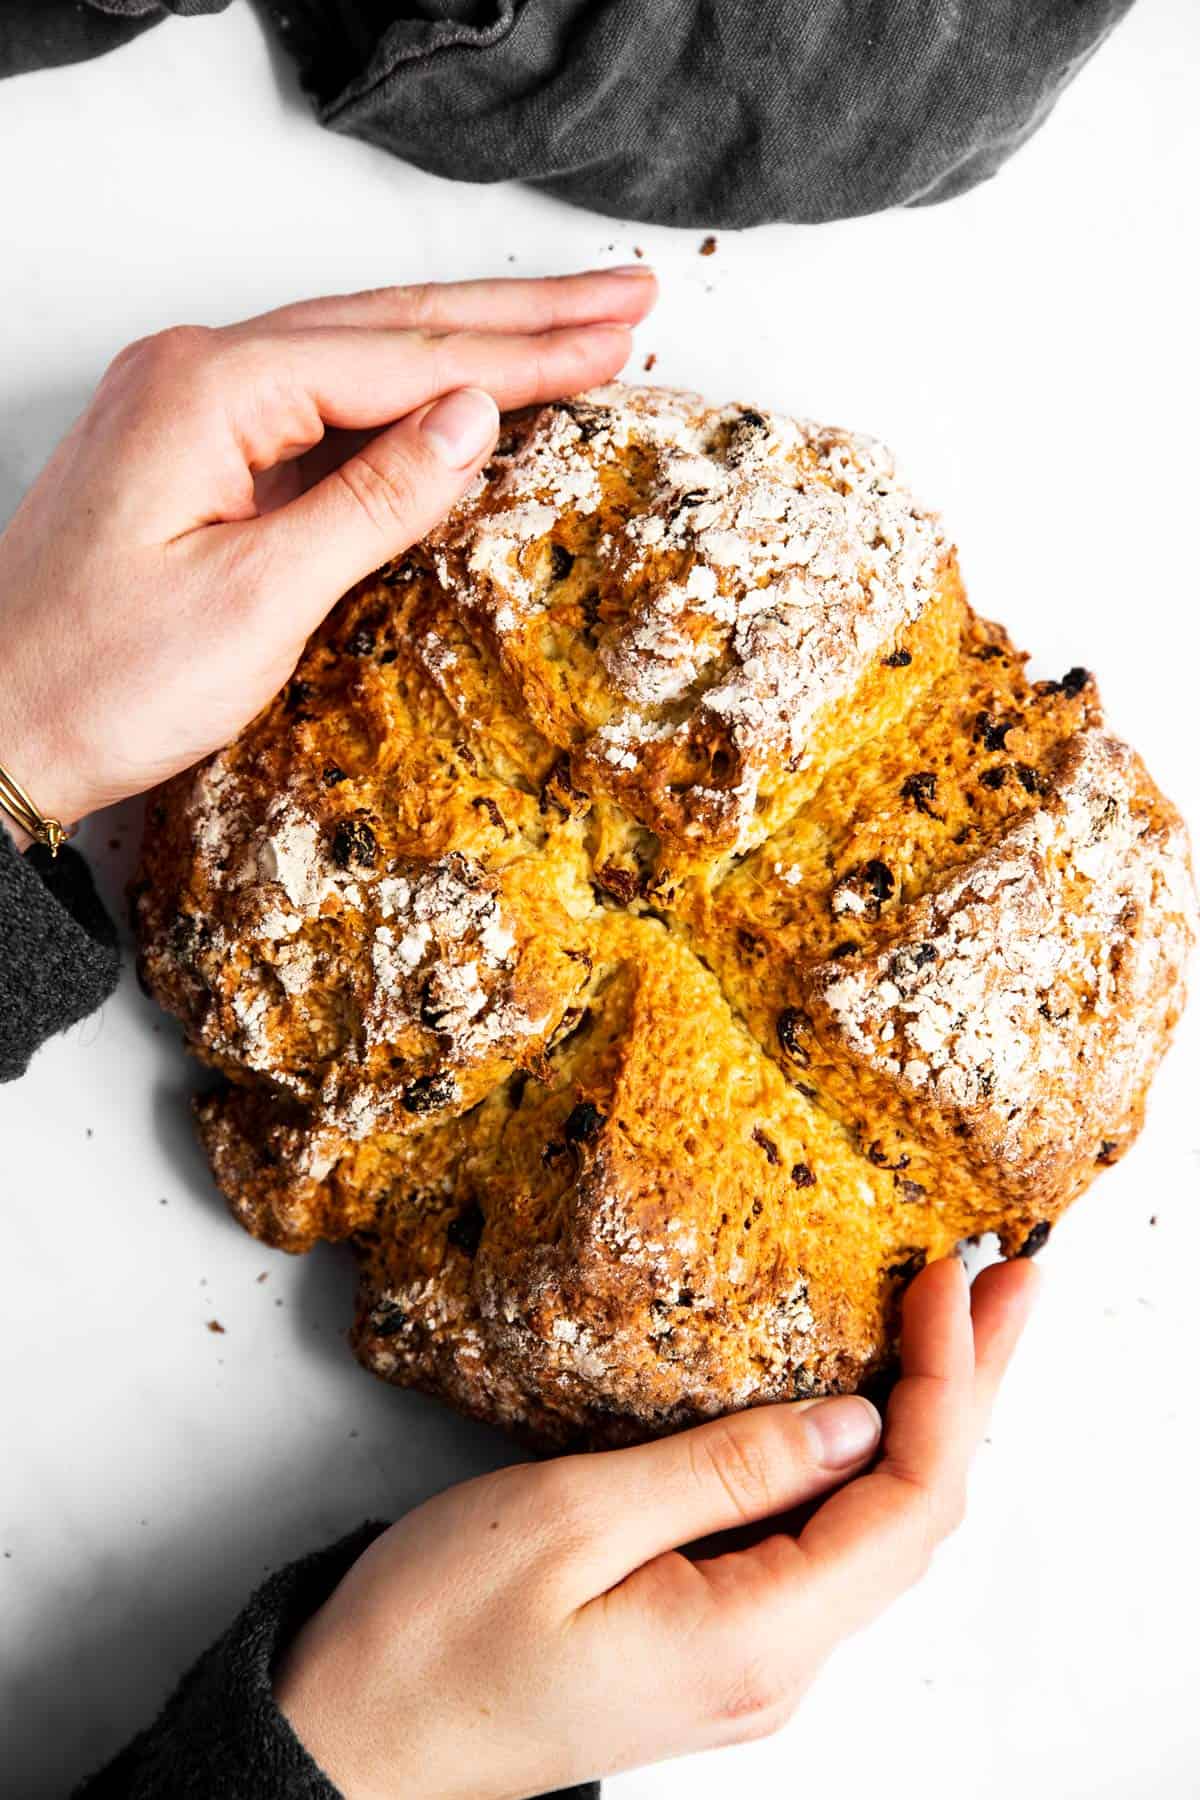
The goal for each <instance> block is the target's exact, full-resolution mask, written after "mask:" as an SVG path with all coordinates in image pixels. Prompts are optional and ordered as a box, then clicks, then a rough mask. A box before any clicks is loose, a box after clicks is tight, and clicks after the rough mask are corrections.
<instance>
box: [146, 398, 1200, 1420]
mask: <svg viewBox="0 0 1200 1800" xmlns="http://www.w3.org/2000/svg"><path fill="white" fill-rule="evenodd" d="M1023 660H1024V659H1023V658H1022V657H1020V656H1018V655H1017V654H1016V652H1014V651H1013V649H1012V647H1011V645H1010V644H1009V642H1008V640H1007V638H1006V637H1005V635H1004V633H1003V632H1002V631H1001V630H1000V629H999V628H998V627H996V626H991V625H987V624H985V623H983V622H982V621H980V620H978V619H976V618H975V617H974V615H972V614H971V612H970V610H969V608H968V607H967V605H966V601H965V598H964V595H963V592H962V587H961V583H960V580H959V577H958V572H957V566H956V562H955V558H954V553H953V551H952V550H951V549H950V548H949V547H948V546H947V545H946V543H945V541H944V539H943V537H942V534H941V531H940V527H939V526H938V523H937V521H936V519H934V518H932V517H931V515H929V514H927V513H925V512H924V511H923V510H922V509H920V508H919V507H917V506H916V505H915V503H914V502H913V501H912V499H911V497H910V496H909V495H908V493H907V491H906V490H905V489H904V488H903V487H902V486H901V485H900V484H899V483H898V481H897V480H896V478H895V475H894V472H893V471H892V468H891V464H890V461H889V460H888V458H887V457H886V454H885V453H884V452H882V451H881V450H880V449H879V447H878V446H876V445H873V444H871V443H870V442H869V441H868V440H864V439H861V438H852V437H849V436H848V435H846V434H844V433H838V432H832V431H828V430H825V429H824V428H820V427H814V426H803V425H797V424H796V423H795V422H793V421H790V420H786V419H780V418H774V417H771V416H769V415H764V414H762V413H757V412H751V411H748V410H746V409H738V408H724V409H720V410H713V409H708V408H706V407H704V406H703V404H702V403H701V402H699V401H698V400H696V399H695V397H693V396H690V395H673V394H669V393H665V392H663V391H660V390H648V389H647V390H629V389H622V388H618V387H614V388H610V389H605V390H600V391H598V392H597V393H596V394H594V395H591V396H587V397H585V398H584V399H583V400H581V401H577V402H572V403H571V404H570V405H566V406H559V407H549V408H543V409H540V410H539V411H537V412H534V413H529V414H525V415H521V416H519V417H517V418H515V419H513V420H511V421H509V422H508V426H507V432H506V441H505V443H504V445H503V446H502V449H501V452H500V453H499V454H498V456H497V458H496V460H495V463H494V465H493V466H492V468H491V469H490V470H489V471H488V472H487V475H486V478H485V479H484V480H483V481H482V482H481V484H480V486H479V490H478V491H477V492H476V493H475V494H474V495H472V496H469V497H468V500H467V502H465V503H464V504H463V505H462V506H460V507H459V508H458V509H457V510H456V512H455V514H453V515H452V516H451V518H450V519H449V520H448V521H447V523H446V525H445V526H443V527H442V528H441V529H440V530H439V531H438V532H437V533H435V534H434V535H433V537H432V538H430V539H429V540H428V541H427V542H426V543H425V544H424V545H423V546H420V547H419V548H418V550H417V551H415V552H414V553H413V554H412V555H411V556H410V557H409V558H406V559H404V560H403V561H402V562H401V563H400V564H397V565H394V566H393V567H391V568H390V569H388V570H385V571H381V573H380V575H379V576H378V577H376V578H374V579H373V580H371V581H369V582H367V583H364V584H363V585H362V586H361V587H360V588H359V589H358V590H356V591H355V592H354V593H353V594H351V595H349V596H347V598H346V599H345V600H344V601H343V602H342V603H341V605H340V606H339V607H338V608H337V609H336V610H335V611H334V613H333V614H332V615H331V616H330V619H329V620H328V622H327V623H326V625H325V626H324V627H323V628H322V630H321V631H320V632H318V633H317V635H316V636H315V637H314V639H313V640H312V642H311V644H310V645H309V647H308V649H307V651H306V653H305V656H304V658H303V660H302V662H301V664H300V667H299V668H298V670H297V673H296V677H295V678H294V680H293V681H292V683H291V684H290V685H289V688H288V689H287V690H286V691H285V693H284V694H282V695H280V696H279V698H278V699H277V700H276V701H275V702H273V704H272V705H271V706H270V707H269V708H267V709H266V711H265V712H264V713H263V714H262V715H261V716H260V718H259V719H257V720H256V721H255V722H254V723H253V724H252V725H251V726H250V727H249V728H248V730H247V731H246V732H245V733H243V735H242V737H241V738H240V739H239V740H238V741H237V743H236V744H234V745H233V746H232V747H231V748H230V749H229V750H228V751H226V752H224V753H222V754H221V755H220V756H218V757H216V758H213V759H210V761H209V762H208V763H206V764H205V765H203V766H202V767H201V768H200V769H198V770H196V771H192V772H191V773H189V774H188V775H186V776H183V777H180V778H179V779H178V780H177V781H175V782H173V783H171V784H169V786H168V787H167V788H166V789H165V790H164V791H163V792H162V794H161V795H160V796H159V797H158V799H157V801H156V803H155V805H154V806H153V807H152V809H151V813H150V821H149V828H148V832H147V839H146V845H145V853H144V863H143V870H142V874H141V879H140V882H139V885H138V889H137V912H138V922H139V934H140V941H141V957H142V968H143V972H144V975H145V978H146V980H147V981H148V983H149V985H150V987H151V989H152V991H154V992H155V993H156V994H157V995H158V997H159V998H160V999H161V1000H162V1001H163V1003H164V1004H165V1005H167V1006H169V1007H171V1008H172V1010H174V1011H176V1012H177V1013H178V1014H179V1015H180V1017H181V1018H182V1019H183V1020H184V1022H185V1025H186V1028H187V1031H188V1037H189V1041H190V1042H191V1044H192V1046H193V1047H194V1048H195V1049H196V1050H197V1052H198V1053H199V1054H200V1055H202V1056H203V1057H204V1058H205V1059H206V1060H208V1061H209V1062H210V1063H212V1064H213V1065H214V1066H215V1067H216V1068H217V1069H219V1070H220V1071H221V1072H222V1073H223V1074H224V1075H225V1076H226V1077H227V1081H226V1084H225V1085H224V1087H223V1088H222V1089H221V1090H219V1091H218V1092H217V1093H215V1094H213V1095H211V1096H209V1097H207V1098H206V1099H205V1100H204V1101H203V1102H201V1104H200V1106H199V1109H198V1111H199V1123H200V1130H201V1135H202V1138H203V1141H204V1143H205V1146H206V1149H207V1151H208V1154H209V1158H210V1161H211V1163H212V1166H213V1170H214V1174H215V1175H216V1178H217V1180H218V1182H219V1184H220V1185H221V1187H222V1189H223V1191H224V1192H225V1193H226V1195H227V1196H228V1198H229V1200H230V1203H231V1205H232V1207H233V1209H234V1211H235V1212H236V1214H237V1215H238V1217H239V1218H240V1219H241V1220H242V1222H243V1223H244V1224H245V1225H246V1226H247V1228H248V1229H250V1230H251V1231H253V1232H254V1233H255V1234H256V1235H258V1236H260V1237H263V1238H265V1239H266V1240H267V1241H269V1242H272V1243H276V1244H280V1245H282V1246H284V1247H286V1248H289V1249H305V1248H307V1247H308V1246H309V1245H310V1244H311V1243H312V1242H313V1241H315V1240H316V1239H317V1238H319V1237H339V1236H351V1237H353V1238H354V1240H355V1242H356V1243H357V1244H358V1246H359V1249H360V1252H361V1255H362V1264H363V1285H362V1293H361V1299H360V1306H359V1313H358V1319H357V1323H356V1327H355V1346H356V1348H357V1351H358V1353H359V1355H360V1356H361V1357H362V1359H363V1360H364V1361H365V1362H366V1363H367V1364H368V1366H370V1367H372V1368H375V1369H377V1370H378V1371H379V1372H380V1373H382V1374H384V1375H386V1376H387V1377H388V1378H389V1379H393V1380H396V1381H400V1382H404V1383H409V1384H415V1385H419V1386H423V1387H425V1388H428V1389H430V1390H431V1391H434V1392H439V1393H442V1394H444V1395H446V1396H447V1397H448V1398H450V1399H452V1400H453V1401H454V1403H455V1404H456V1405H458V1406H460V1407H461V1408H463V1409H464V1410H466V1411H468V1412H472V1413H475V1414H476V1415H478V1416H480V1417H484V1418H491V1419H495V1420H497V1421H499V1422H501V1423H503V1424H504V1425H506V1426H507V1427H508V1428H510V1429H512V1430H514V1431H516V1432H518V1433H519V1434H521V1435H523V1436H525V1437H526V1438H529V1439H533V1440H535V1441H538V1442H542V1443H547V1444H552V1443H558V1444H561V1443H567V1442H575V1441H587V1442H594V1443H599V1442H620V1441H623V1440H625V1439H628V1438H630V1437H636V1436H640V1435H646V1434H647V1433H652V1432H657V1431H664V1430H669V1429H672V1428H674V1427H675V1426H677V1425H679V1424H681V1423H685V1422H686V1421H687V1420H689V1419H694V1418H698V1417H703V1416H706V1415H708V1414H711V1413H715V1412H718V1411H721V1410H724V1409H727V1408H730V1407H736V1406H743V1405H747V1404H751V1403H754V1402H756V1401H762V1400H768V1399H773V1398H779V1397H781V1396H784V1395H788V1394H796V1393H801V1394H807V1393H814V1392H821V1391H827V1390H829V1389H838V1388H847V1387H853V1386H855V1385H857V1384H858V1383H859V1382H860V1381H861V1380H862V1379H863V1377H864V1376H865V1375H866V1374H868V1373H869V1372H870V1371H871V1370H873V1369H874V1368H875V1367H877V1366H878V1365H879V1363H880V1362H881V1361H882V1360H883V1359H884V1358H885V1357H886V1356H887V1354H888V1347H889V1342H890V1334H891V1331H892V1329H893V1324H894V1299H895V1295H896V1293H897V1291H898V1288H899V1286H900V1284H901V1283H902V1281H903V1280H904V1279H905V1278H907V1277H908V1276H909V1275H911V1273H912V1272H913V1270H914V1269H915V1268H917V1267H919V1266H920V1264H921V1262H922V1261H923V1260H924V1259H926V1258H928V1257H935V1256H940V1255H943V1254H946V1253H947V1252H948V1251H949V1250H950V1249H952V1247H953V1245H954V1244H955V1242H956V1241H958V1240H959V1239H961V1238H962V1237H964V1236H968V1235H972V1234H974V1233H976V1232H980V1231H984V1230H996V1231H998V1232H999V1233H1000V1237H1001V1242H1002V1245H1003V1248H1004V1249H1005V1251H1006V1253H1008V1254H1012V1253H1015V1252H1017V1251H1019V1250H1020V1249H1022V1247H1026V1246H1029V1247H1034V1246H1036V1244H1037V1243H1038V1242H1040V1241H1041V1239H1042V1238H1043V1237H1044V1235H1045V1232H1046V1230H1047V1229H1048V1228H1049V1226H1050V1225H1051V1224H1052V1223H1053V1221H1054V1220H1055V1219H1056V1218H1057V1217H1058V1215H1059V1213H1060V1212H1061V1211H1062V1209H1063V1208H1064V1207H1065V1206H1066V1205H1067V1204H1068V1203H1069V1202H1070V1200H1071V1199H1073V1198H1074V1197H1075V1195H1076V1194H1078V1193H1079V1192H1080V1191H1082V1189H1083V1187H1085V1186H1086V1185H1087V1183H1088V1182H1089V1181H1090V1179H1091V1178H1092V1176H1093V1175H1094V1173H1095V1171H1096V1168H1097V1167H1098V1166H1099V1165H1102V1164H1104V1163H1106V1162H1109V1161H1112V1160H1114V1159H1115V1157H1116V1156H1117V1155H1119V1154H1120V1153H1121V1151H1122V1150H1123V1149H1124V1148H1125V1147H1126V1146H1127V1144H1128V1143H1129V1142H1130V1141H1131V1140H1132V1137H1133V1136H1134V1135H1135V1134H1136V1132H1137V1129H1138V1127H1139V1125H1140V1122H1141V1116H1142V1110H1143V1107H1144V1102H1145V1094H1146V1089H1147V1086H1148V1084H1149V1080H1150V1078H1151V1075H1152V1073H1153V1070H1154V1067H1155V1066H1156V1064H1157V1061H1158V1059H1159V1057H1160V1056H1161V1054H1162V1051H1163V1049H1164V1047H1165V1045H1166V1042H1167V1039H1168V1037H1169V1034H1170V1031H1171V1028H1172V1026H1173V1024H1174V1020H1175V1017H1176V1015H1177V1013H1178V1009H1179V1006H1180V1003H1181V993H1182V989H1181V982H1180V977H1181V971H1182V968H1183V964H1184V962H1185V959H1186V954H1187V950H1188V947H1189V945H1190V942H1191V939H1192V936H1193V909H1194V901H1193V896H1192V891H1191V884H1190V873H1189V868H1188V859H1187V846H1186V840H1185V836H1184V833H1183V829H1182V826H1181V824H1180V822H1179V820H1178V819H1177V817H1176V815H1175V814H1174V812H1173V811H1172V809H1171V808H1170V806H1169V805H1168V804H1167V803H1166V802H1165V801H1164V800H1163V798H1162V796H1161V795H1160V794H1159V793H1158V791H1157V790H1156V789H1155V788H1154V786H1153V784H1152V783H1151V781H1150V779H1149V777H1148V776H1147V775H1146V773H1145V770H1144V769H1143V768H1142V766H1141V764H1140V762H1139V761H1138V760H1137V758H1136V757H1135V756H1134V755H1133V754H1132V752H1130V751H1128V750H1127V749H1126V748H1125V747H1124V746H1123V745H1121V744H1120V743H1118V742H1117V741H1116V740H1115V739H1113V738H1112V737H1110V736H1109V735H1108V734H1107V733H1106V731H1105V729H1104V725H1103V719H1102V715H1101V712H1100V706H1099V700H1098V698H1097V695H1096V691H1095V686H1094V683H1093V682H1092V681H1091V679H1090V677H1087V676H1086V675H1085V674H1084V673H1083V672H1082V671H1072V672H1071V673H1070V675H1069V676H1068V677H1066V678H1065V679H1064V681H1063V682H1057V683H1037V684H1031V683H1030V682H1029V681H1028V679H1027V678H1026V676H1025V674H1024V672H1023Z"/></svg>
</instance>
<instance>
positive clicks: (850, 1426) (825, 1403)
mask: <svg viewBox="0 0 1200 1800" xmlns="http://www.w3.org/2000/svg"><path fill="white" fill-rule="evenodd" d="M796 1404H797V1410H798V1411H799V1410H802V1411H803V1412H804V1414H805V1424H806V1425H807V1426H808V1429H809V1430H810V1431H811V1432H812V1433H813V1435H814V1437H815V1438H816V1442H817V1456H818V1459H819V1461H820V1462H821V1463H822V1464H823V1466H824V1467H825V1468H827V1469H848V1468H849V1467H850V1464H851V1463H856V1462H861V1461H862V1458H863V1457H864V1456H869V1455H870V1453H871V1451H872V1450H873V1449H874V1448H875V1446H876V1444H877V1443H878V1442H879V1434H880V1431H881V1429H882V1427H881V1424H880V1419H879V1414H878V1413H877V1412H876V1411H875V1408H874V1407H873V1406H872V1405H871V1402H870V1401H869V1400H864V1399H863V1397H862V1395H861V1394H838V1395H837V1396H836V1397H835V1398H834V1399H832V1400H800V1401H798V1402H797V1403H796Z"/></svg>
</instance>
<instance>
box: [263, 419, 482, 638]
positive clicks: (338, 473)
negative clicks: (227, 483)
mask: <svg viewBox="0 0 1200 1800" xmlns="http://www.w3.org/2000/svg"><path fill="white" fill-rule="evenodd" d="M499 429H500V413H499V409H498V408H497V406H496V402H495V401H494V400H493V399H492V396H491V395H490V394H487V393H484V391H483V389H482V388H457V389H455V391H454V392H453V393H449V394H443V395H442V397H441V398H440V399H439V400H435V401H434V402H433V403H432V405H430V406H425V407H421V408H420V409H419V410H418V411H416V412H413V413H410V414H409V415H408V416H407V417H406V418H404V419H401V420H400V422H399V423H398V424H396V425H393V426H392V427H391V429H390V430H388V431H384V432H381V433H380V434H379V436H378V437H375V438H372V439H371V441H370V442H369V443H367V444H364V445H363V446H362V448H361V449H359V450H357V451H356V452H355V453H354V455H353V456H350V457H348V458H347V460H346V461H345V462H344V463H342V465H341V467H340V468H337V469H334V470H333V472H332V473H331V474H329V475H326V476H325V478H324V479H323V480H322V481H319V482H318V483H317V485H316V486H315V487H313V488H310V489H309V491H308V492H307V493H306V494H302V495H301V496H300V497H299V498H298V499H295V500H292V501H290V502H289V504H288V505H286V506H283V507H280V508H279V510H278V511H276V512H273V513H270V514H268V515H267V517H266V518H261V519H256V520H255V521H254V523H253V525H247V526H245V527H243V528H242V529H244V530H252V531H253V532H254V535H255V539H256V543H255V549H256V551H257V554H258V558H259V559H260V566H261V563H262V561H264V560H265V562H266V563H267V564H268V565H274V566H276V567H282V568H284V569H286V570H287V573H288V584H289V586H290V587H291V589H292V590H293V592H294V591H295V587H296V579H297V574H298V573H299V572H301V571H302V579H303V583H304V591H303V594H302V596H301V597H300V598H301V605H302V606H303V605H305V604H306V603H307V604H309V606H310V608H311V614H310V617H308V618H307V619H306V620H304V621H297V622H298V623H303V625H304V629H305V631H306V632H307V631H310V630H312V629H313V627H314V626H316V625H317V624H318V623H319V622H320V620H321V619H322V618H323V617H324V616H325V614H326V612H328V610H329V608H330V607H331V606H332V605H333V603H334V601H335V600H337V599H338V598H340V596H341V595H342V594H344V593H345V591H346V589H347V588H349V587H352V586H353V585H354V583H355V582H356V581H361V580H362V578H363V577H364V576H365V575H370V574H371V573H372V571H373V570H375V569H377V568H379V566H380V564H381V563H385V562H388V561H389V560H390V559H391V558H392V557H393V556H399V555H400V554H401V552H402V551H404V550H407V549H408V547H409V546H410V544H415V543H416V542H417V540H418V538H422V537H424V536H425V534H426V532H427V531H430V530H432V528H433V527H434V526H435V525H436V524H437V523H438V522H439V520H441V519H443V518H444V517H445V515H446V514H447V513H448V512H449V510H450V508H451V507H452V506H453V505H454V502H455V501H456V500H458V499H459V498H460V497H461V495H462V494H464V493H465V492H466V490H467V488H468V487H469V486H470V485H471V482H472V481H473V480H474V479H475V476H476V475H477V474H478V472H479V470H480V468H481V467H482V465H483V463H484V462H485V460H486V459H487V457H488V455H489V454H490V452H491V450H492V448H493V446H494V445H495V442H496V436H497V433H498V431H499Z"/></svg>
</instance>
